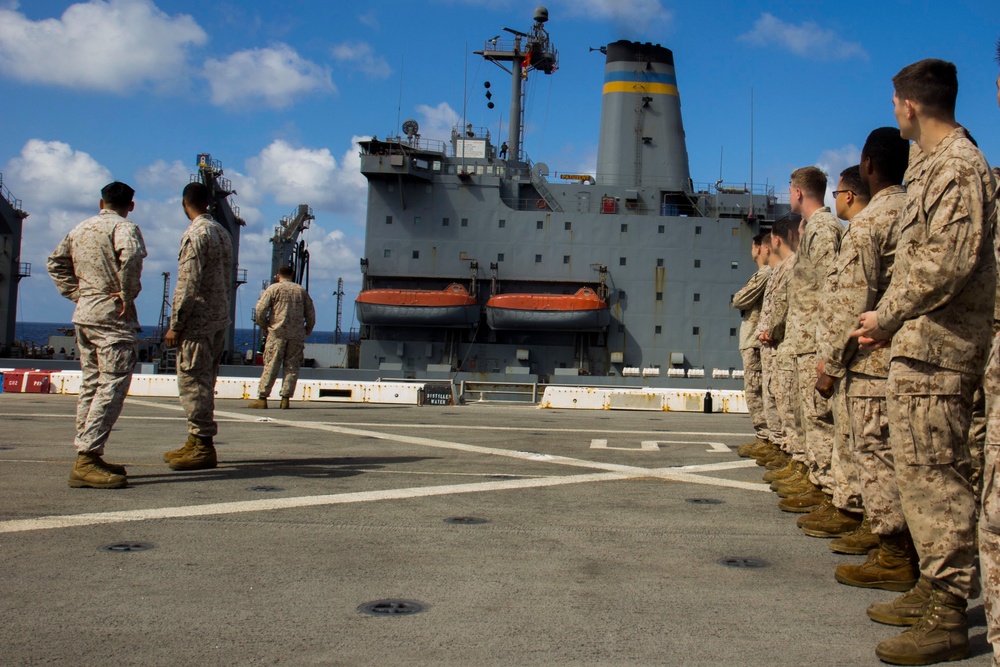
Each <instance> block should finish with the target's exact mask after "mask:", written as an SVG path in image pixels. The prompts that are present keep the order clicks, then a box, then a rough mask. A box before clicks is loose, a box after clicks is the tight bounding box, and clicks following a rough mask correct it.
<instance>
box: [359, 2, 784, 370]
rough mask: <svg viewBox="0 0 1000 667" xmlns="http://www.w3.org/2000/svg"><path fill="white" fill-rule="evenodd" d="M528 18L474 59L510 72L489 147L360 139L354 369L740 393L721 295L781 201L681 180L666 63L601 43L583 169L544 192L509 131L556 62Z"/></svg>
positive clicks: (475, 133)
mask: <svg viewBox="0 0 1000 667" xmlns="http://www.w3.org/2000/svg"><path fill="white" fill-rule="evenodd" d="M534 18H535V22H534V25H533V27H532V28H531V30H530V31H529V32H527V33H525V32H519V31H516V30H511V29H509V28H505V29H504V30H505V31H506V32H507V33H509V34H510V35H512V39H510V40H508V41H505V40H503V39H499V38H494V39H490V40H488V41H487V42H486V43H485V47H484V48H483V50H482V51H477V52H476V54H477V55H479V56H481V57H482V58H484V59H486V60H487V61H490V62H492V63H495V64H496V65H498V66H500V67H502V68H503V69H504V70H505V71H507V72H509V73H510V79H511V107H510V116H509V118H510V123H509V135H508V137H507V138H506V140H505V141H503V142H502V143H501V145H500V146H497V144H496V142H495V141H494V140H493V138H492V137H491V136H490V133H489V132H488V131H486V130H484V129H480V128H475V127H472V126H471V125H466V126H460V127H457V128H455V129H454V130H453V131H452V136H451V140H450V142H449V143H447V144H446V143H444V142H440V141H432V140H426V139H423V138H421V137H420V134H419V127H418V126H417V124H416V122H414V121H406V122H405V123H403V126H402V130H403V135H397V136H395V137H392V138H388V139H384V140H378V139H376V138H372V139H371V140H369V141H362V142H361V152H362V154H361V171H362V173H363V174H364V175H365V176H366V177H367V179H368V183H369V187H368V215H367V229H366V239H365V257H364V258H363V259H362V260H361V268H362V273H363V286H362V291H361V293H360V295H359V297H358V300H357V304H356V308H357V317H358V320H359V322H360V323H361V325H362V327H361V342H360V350H359V361H358V363H359V367H360V368H362V369H381V370H383V371H389V372H393V373H400V372H402V373H403V374H405V375H407V376H411V377H424V376H426V375H427V374H429V373H430V374H434V373H435V372H437V373H463V374H464V373H472V374H475V375H476V376H480V377H483V376H485V377H486V378H487V379H490V380H496V381H502V380H510V381H525V380H526V379H530V381H539V382H552V383H568V384H576V383H579V384H608V383H614V382H621V378H623V377H629V376H640V377H642V381H643V383H645V384H651V385H660V386H664V385H666V386H681V387H685V386H690V387H703V386H705V385H712V386H714V387H718V388H725V387H733V388H735V387H737V386H738V385H739V384H740V383H739V382H738V381H736V380H734V379H732V378H733V377H734V372H735V371H739V370H741V362H740V355H739V351H738V332H739V325H740V314H739V312H738V311H736V310H735V309H733V308H732V307H731V306H730V300H731V297H732V295H733V294H734V293H735V292H736V291H738V290H739V289H740V288H741V287H742V286H743V284H744V283H745V282H746V280H747V278H748V277H749V276H750V275H751V274H752V273H753V272H754V271H755V270H756V266H755V265H754V264H753V263H752V262H751V261H750V257H749V248H750V242H751V238H752V237H753V236H754V235H755V234H757V233H759V232H760V231H761V230H762V229H767V228H768V227H770V225H771V224H772V223H773V222H774V221H775V220H776V219H779V218H781V217H784V216H788V215H789V207H788V205H787V204H782V203H779V202H778V198H777V196H776V195H775V192H774V191H773V189H768V188H755V187H753V186H750V187H745V186H738V187H725V186H723V185H722V183H721V182H717V183H716V184H714V185H709V184H705V185H697V184H695V183H694V182H693V181H692V180H691V177H690V174H689V171H688V156H687V148H686V144H685V136H684V128H683V124H682V120H681V107H680V96H679V92H678V85H677V76H676V72H675V68H674V57H673V53H672V52H671V51H670V50H669V49H667V48H664V47H662V46H659V45H655V44H649V43H636V42H630V41H618V42H615V43H612V44H609V45H608V46H606V47H604V48H601V49H600V50H601V52H602V53H604V54H605V55H606V62H605V67H604V82H603V95H602V109H601V126H600V135H599V146H598V158H597V171H596V174H594V175H577V174H573V175H563V176H562V177H561V178H560V179H558V180H555V179H553V180H549V179H548V176H549V170H548V167H547V166H546V165H545V164H543V163H541V162H537V163H533V162H532V161H530V160H529V159H528V158H527V155H526V153H525V151H524V147H523V136H522V132H521V126H522V123H523V113H524V106H525V105H524V95H525V92H524V87H523V83H524V81H525V80H526V78H527V77H528V76H530V75H533V74H534V75H537V74H552V73H554V72H555V71H556V69H557V63H558V53H557V51H556V49H555V48H554V46H553V44H552V42H551V40H550V37H549V34H548V32H547V31H546V29H545V23H546V21H547V20H548V12H547V11H546V10H545V9H544V8H541V7H540V8H538V9H537V10H536V12H535V17H534ZM740 375H741V373H739V372H736V373H735V376H736V377H739V376H740ZM581 376H588V377H581ZM726 378H729V381H728V382H726Z"/></svg>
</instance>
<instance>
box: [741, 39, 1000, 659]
mask: <svg viewBox="0 0 1000 667" xmlns="http://www.w3.org/2000/svg"><path fill="white" fill-rule="evenodd" d="M997 60H998V63H1000V45H998V51H997ZM997 84H998V90H1000V79H998V81H997ZM893 86H894V95H893V105H894V114H895V117H896V121H897V125H898V129H897V128H891V127H884V128H879V129H877V130H875V131H874V132H872V133H871V134H870V135H869V136H868V139H867V141H866V142H865V145H864V148H863V150H862V151H861V162H860V164H859V165H856V166H854V167H850V168H848V169H845V170H844V171H843V172H842V173H841V174H840V179H839V182H838V184H837V187H836V189H835V190H834V191H833V197H834V200H835V202H836V212H837V216H838V217H840V218H842V219H844V220H847V221H849V223H848V226H847V227H846V229H845V228H844V227H843V226H842V225H841V223H840V222H839V221H837V220H836V218H835V217H834V216H833V214H832V213H831V211H830V209H829V208H826V207H824V206H823V204H822V202H823V199H824V197H825V191H826V185H827V183H826V176H825V175H824V174H823V173H822V172H821V171H819V170H818V169H816V168H814V167H805V168H802V169H798V170H796V171H795V172H793V173H792V177H791V182H790V187H789V193H790V197H791V203H792V211H793V212H794V213H797V214H799V215H801V217H802V220H801V223H800V224H799V228H798V231H797V232H796V231H794V230H792V229H791V227H793V225H794V223H792V222H791V221H790V220H781V221H779V222H777V223H776V224H775V225H774V228H773V229H772V230H771V234H770V243H771V253H772V255H777V256H778V257H777V259H778V260H779V263H777V264H776V268H775V269H774V271H773V272H772V274H771V277H770V278H769V279H768V281H767V283H768V284H767V286H766V288H765V290H764V291H763V293H762V294H761V296H760V299H761V300H760V302H759V303H752V302H747V301H746V300H740V301H739V302H737V301H735V300H734V306H736V307H738V308H740V309H741V310H743V311H744V313H746V314H747V315H752V312H754V310H755V309H756V308H758V307H759V311H760V317H759V321H758V322H757V325H756V333H757V336H758V339H759V340H760V341H761V343H762V344H763V346H764V347H763V348H762V352H761V358H762V359H764V360H767V361H765V362H764V364H763V365H762V367H763V369H764V372H763V380H762V381H761V382H760V383H759V385H757V384H755V383H754V382H752V381H750V380H747V382H746V385H747V391H748V392H750V391H753V390H756V387H757V386H759V387H760V389H759V396H760V397H759V398H753V399H752V398H751V397H749V396H748V397H747V405H748V407H749V408H750V410H751V413H752V421H753V425H754V428H755V430H756V435H757V437H756V438H755V440H754V441H753V442H750V443H747V444H746V445H744V446H742V447H741V448H740V454H741V455H743V456H752V457H754V458H756V459H757V462H758V463H760V464H761V465H764V466H765V467H767V468H768V469H769V470H768V472H767V473H765V475H764V480H765V481H768V482H771V488H772V489H773V490H775V491H776V492H777V493H778V495H779V496H781V497H782V500H781V501H780V502H779V507H780V508H781V509H782V510H784V511H787V512H797V513H801V514H802V516H801V517H800V518H799V520H798V522H797V523H798V525H799V527H800V528H801V529H802V531H803V533H804V534H806V535H809V536H812V537H827V538H836V539H834V540H833V541H831V542H830V549H831V550H833V551H835V552H838V553H845V554H857V555H865V554H867V558H866V559H865V560H864V561H863V562H862V563H859V564H843V565H840V566H839V567H838V568H837V569H836V572H835V573H834V576H835V578H836V580H837V581H839V582H840V583H842V584H846V585H849V586H858V587H863V588H879V589H884V590H888V591H897V592H900V593H902V594H901V595H900V596H898V597H897V598H895V599H892V600H889V601H886V602H878V603H875V604H872V605H871V606H869V607H868V609H867V613H868V616H869V617H870V618H871V619H872V620H873V621H876V622H878V623H884V624H888V625H895V626H901V627H905V628H907V629H906V630H904V631H903V632H902V633H901V634H899V635H898V636H896V637H892V638H890V639H887V640H885V641H883V642H882V643H880V644H879V645H878V647H877V648H876V654H877V655H878V657H879V658H880V659H881V660H883V661H884V662H888V663H891V664H900V665H929V664H935V663H938V662H945V661H950V660H960V659H962V658H964V657H966V656H967V655H968V653H969V632H968V617H967V607H968V601H969V600H970V599H974V598H975V597H977V596H978V595H979V593H980V590H981V587H980V573H979V572H978V571H977V557H978V559H979V561H980V565H981V570H982V592H983V600H984V607H985V609H986V616H987V621H988V625H989V631H988V635H987V639H988V640H989V641H990V642H991V643H992V644H993V646H994V664H995V665H1000V473H998V471H997V454H998V450H1000V333H997V332H1000V299H997V291H998V286H997V262H998V260H997V256H998V245H997V239H996V225H997V206H998V203H997V201H998V196H1000V194H998V191H997V177H998V176H1000V170H994V171H993V172H991V170H990V167H989V165H988V164H987V161H986V159H985V157H984V156H983V154H982V153H981V152H980V151H979V149H978V148H977V146H976V144H975V142H974V141H973V140H972V137H971V136H970V135H969V133H968V132H967V131H966V130H965V128H963V127H962V126H961V125H959V124H958V122H957V121H956V120H955V101H956V98H957V95H958V77H957V72H956V69H955V66H954V65H953V64H951V63H949V62H945V61H942V60H922V61H920V62H917V63H914V64H912V65H909V66H907V67H905V68H903V69H902V70H901V71H900V72H899V73H898V74H897V75H896V76H895V77H893ZM998 104H1000V92H998ZM911 142H912V144H911ZM904 184H905V185H904ZM789 249H790V250H792V251H794V254H793V253H792V252H789ZM753 252H754V255H755V256H757V255H758V253H759V252H760V251H759V250H757V249H755V250H754V251H753ZM789 263H793V265H792V266H791V267H790V268H788V269H786V268H785V267H786V265H789ZM758 282H759V273H758V274H755V275H754V276H753V277H752V278H751V279H750V282H749V283H748V286H747V287H746V288H745V289H744V290H743V291H741V292H740V294H741V295H742V294H744V292H749V291H751V290H754V291H755V288H756V285H757V283H758ZM994 334H996V335H994ZM991 339H992V341H993V342H992V350H991V349H990V341H991ZM740 347H741V351H742V348H744V347H745V343H744V342H743V341H742V340H741V345H740ZM988 355H989V358H988V361H987V357H988ZM768 358H770V359H769V360H768ZM750 361H751V362H752V361H753V360H752V359H751V360H750ZM977 393H978V395H985V399H986V406H985V410H986V419H985V423H986V428H985V433H984V431H983V429H982V428H981V426H980V425H979V424H977V423H975V422H974V420H973V410H974V408H975V406H976V405H977V401H976V397H977ZM769 395H771V396H773V397H774V399H773V406H774V408H769V407H766V406H770V405H772V402H771V399H770V398H769ZM761 406H765V407H761ZM754 411H757V414H754ZM762 423H763V424H766V430H765V431H764V432H763V433H762V430H761V429H760V428H759V425H760V424H762ZM982 440H985V443H983V442H982ZM979 471H981V475H980V474H979ZM978 483H981V484H982V488H981V489H979V488H977V484H978ZM980 493H981V495H980ZM980 499H981V503H980V502H979V501H980ZM980 505H981V506H980ZM977 520H978V549H977V533H976V530H977Z"/></svg>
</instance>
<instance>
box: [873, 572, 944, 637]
mask: <svg viewBox="0 0 1000 667" xmlns="http://www.w3.org/2000/svg"><path fill="white" fill-rule="evenodd" d="M930 601H931V582H930V581H928V580H927V579H926V578H924V577H920V579H918V580H917V585H916V586H914V587H913V588H911V589H910V590H908V591H907V592H905V593H903V594H902V595H900V596H899V597H896V598H894V599H892V600H889V601H888V602H873V603H872V604H870V605H868V609H867V613H868V618H870V619H872V620H873V621H875V622H876V623H882V624H884V625H899V626H904V625H913V624H914V623H916V622H917V621H918V620H920V617H921V616H923V615H924V611H926V610H927V605H928V604H930Z"/></svg>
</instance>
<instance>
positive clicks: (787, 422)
mask: <svg viewBox="0 0 1000 667" xmlns="http://www.w3.org/2000/svg"><path fill="white" fill-rule="evenodd" d="M774 360H775V364H774V380H773V382H772V383H771V387H772V388H773V389H774V400H775V402H776V403H777V404H778V413H779V414H780V415H781V427H782V429H783V431H784V434H785V451H786V452H787V453H788V454H791V456H792V458H794V459H795V460H796V461H798V462H799V463H805V462H806V449H805V445H804V443H803V442H802V440H801V439H799V432H798V429H797V427H796V425H795V420H796V415H795V406H796V403H797V402H798V401H797V400H796V396H798V391H797V390H796V389H795V358H794V357H793V356H791V355H788V354H784V353H782V351H781V347H780V346H779V347H778V349H777V351H776V352H775V355H774Z"/></svg>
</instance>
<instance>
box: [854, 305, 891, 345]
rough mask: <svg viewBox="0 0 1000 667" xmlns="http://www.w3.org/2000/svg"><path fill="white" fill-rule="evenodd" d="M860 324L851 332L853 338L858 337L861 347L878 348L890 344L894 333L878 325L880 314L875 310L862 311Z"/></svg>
mask: <svg viewBox="0 0 1000 667" xmlns="http://www.w3.org/2000/svg"><path fill="white" fill-rule="evenodd" d="M859 324H860V326H859V327H858V328H857V329H855V330H854V331H852V332H851V338H857V339H858V344H859V345H861V347H864V348H869V349H878V348H880V347H885V346H886V345H888V344H889V340H890V339H891V338H892V334H891V333H889V332H888V331H886V330H885V329H882V328H881V327H879V325H878V315H876V314H875V311H874V310H869V311H868V312H866V313H861V317H860V320H859Z"/></svg>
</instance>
